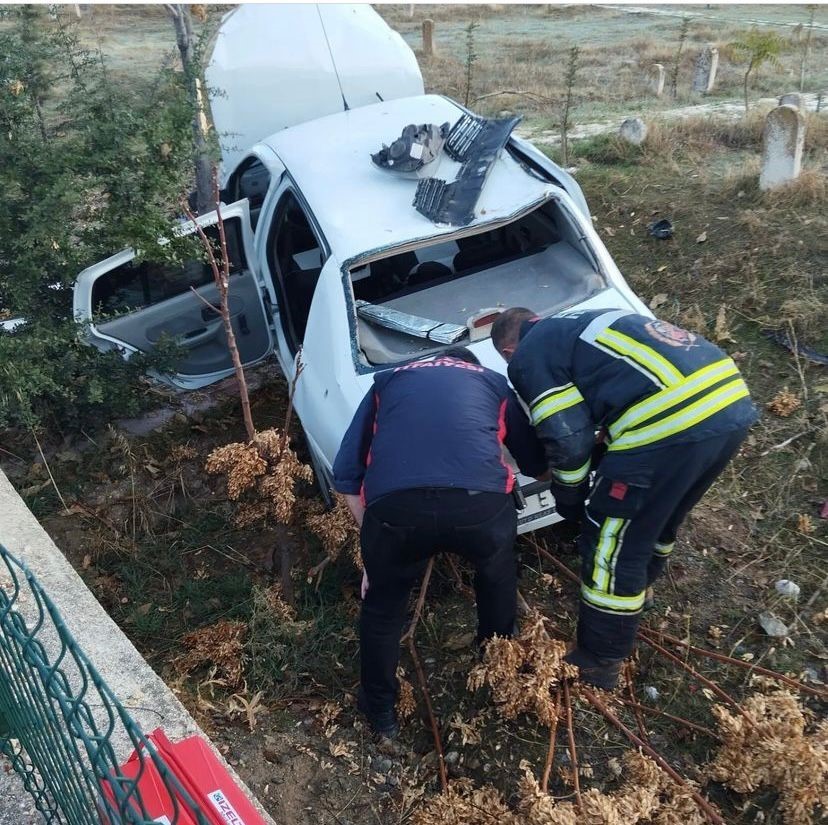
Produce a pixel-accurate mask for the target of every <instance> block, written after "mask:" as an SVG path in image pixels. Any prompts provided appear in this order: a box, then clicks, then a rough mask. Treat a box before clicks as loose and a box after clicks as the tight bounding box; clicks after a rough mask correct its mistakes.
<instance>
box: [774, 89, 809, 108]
mask: <svg viewBox="0 0 828 825" xmlns="http://www.w3.org/2000/svg"><path fill="white" fill-rule="evenodd" d="M779 105H780V106H796V108H797V109H801V110H803V111H804V110H805V99H804V98H803V97H802V95H801V94H799V92H790V93H789V94H786V95H782V97H780V98H779Z"/></svg>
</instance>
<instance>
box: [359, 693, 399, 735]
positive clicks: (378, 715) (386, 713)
mask: <svg viewBox="0 0 828 825" xmlns="http://www.w3.org/2000/svg"><path fill="white" fill-rule="evenodd" d="M357 708H358V709H359V710H360V711H361V712H362V714H363V715H364V716H365V718H366V719H367V720H368V724H369V725H370V726H371V730H372V731H373V732H374V733H375V734H376V735H377V736H378V737H380V738H381V739H396V738H397V736H398V735H399V733H400V724H399V722H398V721H397V712H396V710H394V708H391V710H383V711H379V712H371V711H370V710H368V702H367V700H366V698H365V694H364V693H363V692H362V688H360V689H359V694H358V695H357Z"/></svg>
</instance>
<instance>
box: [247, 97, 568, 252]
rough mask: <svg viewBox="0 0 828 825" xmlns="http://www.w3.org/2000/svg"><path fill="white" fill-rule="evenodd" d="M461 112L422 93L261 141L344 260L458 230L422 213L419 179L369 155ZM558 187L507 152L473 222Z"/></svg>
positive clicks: (501, 214) (504, 214)
mask: <svg viewBox="0 0 828 825" xmlns="http://www.w3.org/2000/svg"><path fill="white" fill-rule="evenodd" d="M463 111H464V110H463V109H461V108H460V107H459V106H458V105H457V104H455V103H453V102H452V101H451V100H449V99H447V98H444V97H440V96H438V95H419V96H417V97H409V98H401V99H398V100H389V101H385V102H381V103H376V104H372V105H370V106H363V107H360V108H358V109H352V110H350V111H347V112H339V113H337V114H334V115H329V116H327V117H323V118H319V119H318V120H314V121H310V122H308V123H303V124H301V125H299V126H293V127H290V128H288V129H284V130H282V131H281V132H277V133H276V134H274V135H272V136H271V137H269V138H267V139H265V140H264V141H263V142H264V143H265V144H267V145H268V146H270V147H271V148H272V149H273V150H274V151H275V152H276V153H277V154H278V155H279V157H280V159H281V160H282V162H283V163H284V164H285V166H286V167H287V170H288V172H289V173H290V174H291V176H292V177H293V179H294V180H295V181H296V184H297V186H298V188H299V190H300V192H301V193H302V195H303V196H304V197H305V199H306V200H307V202H308V205H309V207H310V209H311V211H312V212H313V214H314V216H315V217H316V220H317V221H318V223H319V226H320V228H321V230H322V232H323V234H324V235H325V239H326V240H327V242H328V243H329V244H330V246H331V249H332V251H333V253H334V254H335V255H336V256H337V257H338V258H339V259H340V261H345V260H347V259H349V258H353V257H356V256H359V255H364V254H366V253H370V252H372V251H374V250H378V249H381V248H383V247H387V246H397V245H399V244H404V243H407V242H411V241H415V240H418V239H421V238H423V239H425V238H432V237H435V236H439V235H444V234H448V233H452V232H456V231H457V227H451V226H437V225H435V224H434V223H432V222H431V221H430V220H428V219H427V218H425V217H424V216H423V215H421V214H419V213H418V212H417V211H416V210H415V209H414V206H413V201H414V194H415V191H416V189H417V179H415V178H405V177H398V176H396V175H395V174H394V173H392V172H388V171H384V170H382V169H379V168H377V167H376V166H375V165H374V163H372V161H371V153H372V152H376V151H377V150H378V149H379V148H380V147H381V145H382V144H383V143H386V144H390V143H391V142H392V141H393V140H395V139H396V138H397V137H398V136H399V135H400V132H401V131H402V129H403V127H405V126H406V125H408V124H409V123H416V124H421V123H435V124H438V125H439V124H441V123H445V122H447V121H448V122H449V123H451V124H454V122H455V121H456V120H457V119H458V118H459V117H460V116H461V115H462V114H463ZM441 169H445V167H444V166H441ZM552 191H560V190H559V188H558V187H556V186H554V185H552V184H550V183H547V182H545V181H542V180H540V179H539V178H538V177H535V176H534V175H532V174H530V173H528V172H527V171H525V170H524V169H523V167H522V166H521V165H520V164H519V163H518V162H517V161H515V159H514V158H512V157H511V156H510V155H509V154H508V153H506V152H501V153H500V156H499V157H498V159H497V160H496V161H495V164H494V167H493V168H492V171H491V174H490V176H489V178H488V181H487V182H486V185H485V187H484V189H483V192H482V194H481V196H480V199H479V201H478V202H477V208H476V210H475V217H474V220H473V221H472V223H471V224H470V225H469V226H470V227H473V226H475V225H481V224H484V223H488V222H490V221H494V220H501V219H504V218H509V217H510V216H512V215H514V214H515V213H516V212H519V211H521V210H523V209H525V208H526V207H528V206H531V205H532V204H534V203H539V202H540V201H542V200H544V199H545V198H547V197H548V196H549V194H550V192H552ZM465 228H466V229H468V228H469V227H465Z"/></svg>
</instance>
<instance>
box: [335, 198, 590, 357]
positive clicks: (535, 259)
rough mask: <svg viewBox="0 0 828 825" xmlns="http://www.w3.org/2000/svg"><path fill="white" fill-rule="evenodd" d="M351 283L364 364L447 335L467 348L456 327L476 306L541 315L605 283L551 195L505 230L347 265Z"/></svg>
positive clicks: (428, 347) (414, 351)
mask: <svg viewBox="0 0 828 825" xmlns="http://www.w3.org/2000/svg"><path fill="white" fill-rule="evenodd" d="M351 283H352V287H353V292H354V298H355V299H356V304H357V334H358V337H359V347H360V351H361V353H362V357H363V359H364V361H365V362H366V363H368V364H389V363H395V362H398V361H403V360H407V359H410V358H412V357H417V356H420V355H426V354H430V353H437V352H439V351H441V350H442V349H444V348H445V346H447V345H448V339H455V338H456V341H455V343H456V344H458V345H462V344H467V343H469V337H468V333H463V330H464V329H465V328H466V325H467V323H468V321H469V319H470V317H472V316H474V315H477V314H478V313H480V312H481V310H485V309H490V308H493V307H508V306H528V307H530V308H532V309H534V310H535V311H536V312H538V313H539V314H541V315H547V314H551V313H553V312H556V311H558V310H559V309H563V308H564V307H567V306H571V305H573V304H575V303H578V302H579V301H583V300H585V299H586V298H587V297H589V296H590V295H592V294H593V293H595V292H597V291H599V290H600V289H602V288H603V287H604V286H605V285H606V283H605V281H604V279H603V277H602V276H601V275H600V274H599V272H598V270H597V267H596V266H595V264H594V263H593V260H592V259H591V256H590V254H589V253H588V252H587V251H586V249H585V247H584V242H582V241H581V240H580V233H579V231H578V230H577V227H576V226H574V225H573V224H572V223H571V221H570V219H569V218H568V217H567V215H566V213H565V212H564V211H563V210H562V209H561V208H560V207H559V206H558V204H557V203H556V202H555V201H547V202H546V203H544V204H543V205H542V206H540V207H538V208H537V209H534V210H533V211H531V212H529V213H527V214H525V215H523V216H522V217H521V218H518V219H517V220H515V221H513V222H512V223H509V224H506V225H505V226H500V227H498V228H496V229H490V230H488V231H483V232H479V233H477V234H474V235H467V236H465V237H461V238H457V239H455V240H444V241H436V242H434V243H427V244H424V245H423V246H422V247H419V248H417V249H415V250H413V251H408V252H402V253H399V254H397V255H391V256H389V257H387V258H382V259H380V260H377V261H373V262H371V263H370V264H365V265H363V266H361V267H357V268H354V269H352V270H351ZM376 307H383V308H385V309H386V310H391V311H392V312H383V311H378V310H377V309H376ZM429 322H432V323H429ZM437 325H439V326H437ZM432 329H434V330H435V333H434V334H431V335H430V337H428V338H427V337H423V336H424V335H425V334H428V333H429V330H432ZM405 330H408V331H405ZM415 331H416V332H415ZM409 332H415V334H409ZM417 333H419V334H417ZM458 336H459V337H458ZM435 337H436V338H437V340H430V339H434V338H435Z"/></svg>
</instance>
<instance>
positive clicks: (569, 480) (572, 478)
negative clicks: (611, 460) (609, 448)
mask: <svg viewBox="0 0 828 825" xmlns="http://www.w3.org/2000/svg"><path fill="white" fill-rule="evenodd" d="M591 465H592V459H591V458H588V459H587V460H586V462H585V463H584V464H583V466H581V467H578V469H577V470H552V475H553V476H555V478H556V479H557V480H558V481H562V482H563V483H564V484H580V483H581V482H582V481H583V480H584V479H585V478H586V477H587V476H588V475H589V468H590V466H591Z"/></svg>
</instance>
